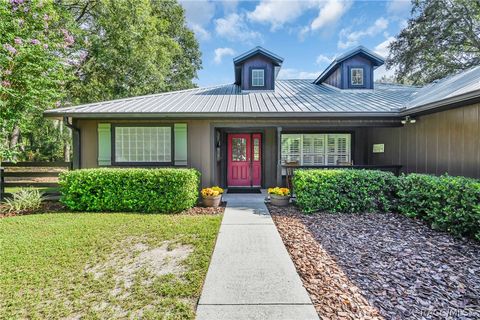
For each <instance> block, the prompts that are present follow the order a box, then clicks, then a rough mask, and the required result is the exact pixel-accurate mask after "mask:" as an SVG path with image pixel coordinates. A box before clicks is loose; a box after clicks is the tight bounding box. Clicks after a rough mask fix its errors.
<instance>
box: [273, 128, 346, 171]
mask: <svg viewBox="0 0 480 320" xmlns="http://www.w3.org/2000/svg"><path fill="white" fill-rule="evenodd" d="M350 140H351V137H350V134H345V133H332V134H330V133H328V134H323V133H322V134H318V133H308V134H307V133H306V134H282V150H281V151H282V164H284V163H286V162H294V161H297V162H298V164H299V165H302V166H316V165H337V164H340V163H344V162H350V159H351V154H350Z"/></svg>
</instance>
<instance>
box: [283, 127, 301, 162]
mask: <svg viewBox="0 0 480 320" xmlns="http://www.w3.org/2000/svg"><path fill="white" fill-rule="evenodd" d="M301 139H302V135H300V134H283V135H282V163H286V162H293V161H298V162H299V163H300V162H301V159H300V158H301V154H302V148H301V146H302V144H301Z"/></svg>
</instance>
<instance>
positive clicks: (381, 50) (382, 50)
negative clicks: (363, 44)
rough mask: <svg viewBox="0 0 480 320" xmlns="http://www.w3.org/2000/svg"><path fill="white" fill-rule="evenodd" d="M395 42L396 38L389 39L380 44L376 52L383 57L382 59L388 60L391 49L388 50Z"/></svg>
mask: <svg viewBox="0 0 480 320" xmlns="http://www.w3.org/2000/svg"><path fill="white" fill-rule="evenodd" d="M394 40H395V37H388V38H387V39H386V40H385V41H383V42H381V43H379V44H378V45H377V46H376V47H375V49H374V51H375V52H376V53H377V54H379V55H381V56H382V57H384V58H386V57H387V56H388V53H389V49H388V46H389V45H390V43H392V42H393V41H394Z"/></svg>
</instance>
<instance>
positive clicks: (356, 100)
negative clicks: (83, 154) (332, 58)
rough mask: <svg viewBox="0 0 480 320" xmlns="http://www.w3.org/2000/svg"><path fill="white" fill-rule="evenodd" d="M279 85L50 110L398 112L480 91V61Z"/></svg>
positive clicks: (230, 86)
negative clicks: (398, 76) (406, 79)
mask: <svg viewBox="0 0 480 320" xmlns="http://www.w3.org/2000/svg"><path fill="white" fill-rule="evenodd" d="M275 87H276V88H275V91H256V92H251V91H250V92H242V90H241V89H240V87H239V86H238V85H235V84H228V85H220V86H214V87H208V88H195V89H189V90H182V91H175V92H166V93H160V94H152V95H146V96H139V97H132V98H126V99H119V100H112V101H105V102H98V103H90V104H85V105H79V106H73V107H65V108H60V109H52V110H48V111H46V112H45V114H46V115H48V116H62V115H69V116H79V117H81V116H82V115H94V114H111V115H112V116H113V115H115V114H132V115H133V114H156V115H161V114H178V115H185V116H186V115H188V114H200V115H201V116H205V117H208V116H212V115H213V114H215V113H222V114H232V115H237V116H239V114H244V115H247V114H253V113H255V114H258V113H262V114H265V115H266V116H268V115H272V116H273V115H274V114H275V115H276V116H278V115H281V114H282V113H285V114H287V113H288V114H292V113H294V114H297V115H301V114H304V115H305V116H308V114H309V113H315V114H325V115H328V114H329V113H335V114H351V113H354V114H363V113H365V114H369V113H379V114H381V113H389V114H392V113H393V114H395V113H398V112H401V111H405V110H411V109H414V108H418V107H420V106H423V105H426V104H431V103H433V102H436V101H442V100H444V99H450V98H452V97H455V96H459V95H464V94H467V93H470V92H476V91H479V90H480V67H475V68H472V69H469V70H466V71H464V72H461V73H459V74H457V75H454V76H451V77H448V78H446V79H443V80H441V81H438V82H436V83H432V84H429V85H427V86H425V87H422V88H419V87H412V86H402V85H394V84H375V89H373V90H340V89H337V88H334V87H331V86H328V85H325V84H320V85H317V84H314V83H313V82H312V80H276V83H275Z"/></svg>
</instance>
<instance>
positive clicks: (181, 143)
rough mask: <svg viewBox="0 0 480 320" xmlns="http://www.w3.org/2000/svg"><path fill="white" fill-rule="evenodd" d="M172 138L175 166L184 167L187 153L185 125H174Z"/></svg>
mask: <svg viewBox="0 0 480 320" xmlns="http://www.w3.org/2000/svg"><path fill="white" fill-rule="evenodd" d="M174 138H175V165H176V166H186V165H187V152H188V151H187V149H188V144H187V124H186V123H175V125H174Z"/></svg>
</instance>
